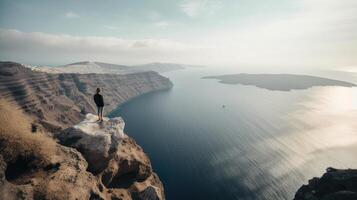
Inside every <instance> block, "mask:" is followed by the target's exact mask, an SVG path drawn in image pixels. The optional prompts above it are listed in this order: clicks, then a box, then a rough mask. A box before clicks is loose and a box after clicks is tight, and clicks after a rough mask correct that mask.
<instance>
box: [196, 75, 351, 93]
mask: <svg viewBox="0 0 357 200" xmlns="http://www.w3.org/2000/svg"><path fill="white" fill-rule="evenodd" d="M203 78H204V79H218V80H219V82H220V83H223V84H241V85H254V86H256V87H259V88H264V89H268V90H278V91H290V90H299V89H300V90H301V89H308V88H311V87H314V86H343V87H355V86H356V85H355V84H353V83H349V82H345V81H339V80H334V79H328V78H321V77H316V76H309V75H297V74H245V73H242V74H229V75H220V76H205V77H203Z"/></svg>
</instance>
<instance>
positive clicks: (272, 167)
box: [110, 69, 357, 200]
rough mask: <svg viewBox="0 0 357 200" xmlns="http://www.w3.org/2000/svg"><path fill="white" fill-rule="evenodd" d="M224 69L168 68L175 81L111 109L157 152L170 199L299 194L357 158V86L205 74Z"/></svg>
mask: <svg viewBox="0 0 357 200" xmlns="http://www.w3.org/2000/svg"><path fill="white" fill-rule="evenodd" d="M220 74H224V72H219V71H210V70H203V69H191V70H182V71H176V72H171V73H166V74H165V75H166V76H168V77H170V79H171V80H172V82H173V83H174V88H172V89H171V90H169V91H162V92H156V93H153V94H149V95H145V96H142V97H140V98H137V99H134V100H132V101H130V102H129V103H127V104H125V105H123V106H121V107H120V108H118V109H117V110H115V111H113V112H112V113H111V114H110V116H111V117H114V116H122V117H123V118H124V120H125V122H126V128H125V131H126V133H127V134H128V135H130V136H131V137H133V138H135V140H136V141H137V143H138V144H140V145H141V146H142V147H143V149H144V150H145V152H146V153H147V154H148V155H149V157H150V159H151V162H152V165H153V168H154V171H155V172H157V173H158V174H159V177H160V179H161V180H162V182H163V184H164V187H165V193H166V196H167V199H168V200H189V199H194V200H198V199H205V200H209V199H220V200H221V199H222V200H230V199H271V200H279V199H292V198H293V196H294V194H295V192H296V190H297V189H298V188H299V187H300V186H301V185H302V184H306V183H307V181H308V179H310V178H312V177H313V176H320V175H322V173H323V172H324V171H325V169H326V168H327V167H329V166H332V167H336V168H357V159H356V158H357V157H356V155H357V154H356V152H357V151H356V150H357V122H356V119H357V88H346V87H313V88H310V89H307V90H293V91H290V92H283V91H270V90H266V89H260V88H257V87H255V86H243V85H224V84H221V83H218V82H217V80H213V79H201V77H202V76H206V75H220ZM222 105H225V107H223V106H222Z"/></svg>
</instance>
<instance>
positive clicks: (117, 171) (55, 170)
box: [0, 99, 165, 200]
mask: <svg viewBox="0 0 357 200" xmlns="http://www.w3.org/2000/svg"><path fill="white" fill-rule="evenodd" d="M0 112H1V116H0V147H1V148H0V199H4V200H7V199H9V200H12V199H14V200H15V199H86V200H87V199H90V200H95V199H98V200H107V199H108V200H114V199H115V200H119V199H122V200H131V199H136V200H151V199H152V200H162V199H165V196H164V191H163V186H162V184H161V182H160V180H159V178H158V177H157V176H156V174H155V173H153V172H152V168H151V165H150V161H149V159H148V157H147V156H146V155H145V153H144V152H143V151H142V149H141V148H140V147H139V146H138V145H137V144H136V143H135V142H134V141H133V140H132V139H130V138H129V137H128V136H126V135H125V134H124V133H122V128H124V126H123V124H121V125H119V124H120V123H119V124H118V122H119V121H120V118H119V121H118V120H114V121H110V120H109V119H105V122H103V124H102V126H107V127H112V126H113V125H118V127H119V129H118V130H116V129H114V130H113V129H111V128H108V129H105V128H104V129H102V128H101V127H97V129H84V130H91V131H90V132H85V131H84V132H82V137H83V138H85V141H87V143H82V146H83V144H87V145H90V144H93V143H95V142H97V140H96V139H97V138H96V137H93V136H94V135H95V133H96V132H97V131H101V134H102V136H103V137H107V136H109V137H110V136H111V135H112V132H110V131H109V130H111V131H118V134H119V135H120V137H117V138H115V137H113V138H112V140H110V142H109V141H108V140H107V141H103V142H102V143H100V144H101V145H103V146H104V147H106V146H108V145H109V146H111V148H110V153H109V157H108V161H109V162H106V164H105V166H104V168H102V169H100V170H98V171H96V172H95V173H92V172H91V170H90V169H93V168H98V167H96V165H98V164H101V163H100V162H89V163H88V162H87V161H86V158H88V157H89V156H91V155H90V154H86V153H85V152H84V151H83V150H82V149H83V148H82V149H81V148H78V147H77V148H70V147H66V146H64V145H60V144H58V143H56V142H55V140H53V139H52V138H51V137H50V136H49V134H48V133H47V132H46V131H45V130H41V131H40V130H37V131H36V132H35V133H33V132H32V131H31V123H32V119H31V118H30V117H29V116H26V115H25V114H24V113H22V112H21V110H20V109H19V108H17V107H16V105H14V104H11V103H9V102H6V101H4V100H3V99H1V100H0ZM92 124H97V123H92V122H88V121H87V123H86V124H85V126H88V125H90V126H92ZM97 125H98V124H97ZM72 130H73V129H72ZM69 131H70V130H67V131H66V132H64V133H59V135H62V134H63V135H62V136H61V137H62V139H64V138H67V139H70V138H71V137H77V138H78V134H77V135H76V134H68V133H69ZM92 131H94V132H92ZM72 139H73V138H72ZM77 140H78V141H79V139H77ZM67 142H68V141H67ZM73 144H74V143H73ZM67 145H68V146H73V147H75V146H74V145H71V144H70V143H67ZM84 147H86V148H96V147H91V146H84ZM77 149H78V150H79V151H77ZM81 150H82V151H81ZM108 150H109V149H108ZM103 152H104V151H103ZM81 153H83V154H81ZM107 153H108V152H107ZM101 156H103V155H99V154H98V155H97V157H98V160H100V159H102V160H103V159H104V158H101Z"/></svg>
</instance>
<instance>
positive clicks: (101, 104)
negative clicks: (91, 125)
mask: <svg viewBox="0 0 357 200" xmlns="http://www.w3.org/2000/svg"><path fill="white" fill-rule="evenodd" d="M99 93H100V89H99V88H97V91H96V94H95V95H94V97H93V98H94V102H95V104H96V105H97V109H98V118H99V119H98V121H101V122H102V121H103V107H104V100H103V96H102V95H101V94H99Z"/></svg>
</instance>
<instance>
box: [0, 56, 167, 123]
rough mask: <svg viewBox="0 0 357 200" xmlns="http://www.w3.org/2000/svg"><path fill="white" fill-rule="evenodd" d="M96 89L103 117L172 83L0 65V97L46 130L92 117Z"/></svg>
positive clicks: (144, 76) (146, 75)
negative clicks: (99, 93) (131, 100)
mask: <svg viewBox="0 0 357 200" xmlns="http://www.w3.org/2000/svg"><path fill="white" fill-rule="evenodd" d="M97 87H100V88H101V89H102V94H103V96H104V100H105V107H104V113H108V112H110V111H111V110H113V109H114V108H116V107H117V106H118V105H120V104H121V103H124V102H126V101H128V100H130V99H132V98H134V97H137V96H139V95H142V94H145V93H148V92H152V91H157V90H162V89H168V88H171V87H172V83H171V82H170V80H169V79H168V78H165V77H163V76H161V75H159V74H158V73H156V72H152V71H148V72H139V73H134V74H125V75H120V74H69V73H67V74H50V73H44V72H38V71H33V70H31V69H29V68H26V67H24V66H22V65H21V64H18V63H13V62H0V96H2V97H3V98H5V99H7V100H8V101H10V102H15V103H16V104H18V105H19V106H20V107H21V108H22V109H23V110H24V111H25V112H27V113H28V114H31V115H33V117H34V118H36V119H37V121H38V122H39V123H40V124H42V125H43V126H44V127H45V128H47V129H49V130H54V129H60V128H67V127H69V126H72V125H73V124H76V123H78V122H80V121H81V120H82V119H83V118H84V115H85V114H86V113H89V112H91V113H94V112H96V111H95V109H96V108H95V105H94V102H93V99H92V95H93V94H94V92H95V89H96V88H97Z"/></svg>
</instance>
